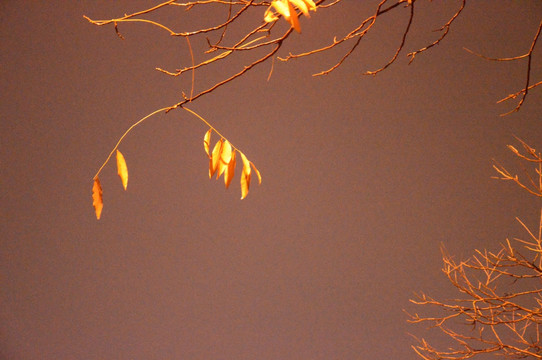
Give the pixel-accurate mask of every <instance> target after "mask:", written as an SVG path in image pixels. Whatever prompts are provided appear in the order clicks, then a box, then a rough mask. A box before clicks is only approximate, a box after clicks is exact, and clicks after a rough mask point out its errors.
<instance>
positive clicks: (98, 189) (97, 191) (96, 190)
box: [92, 176, 104, 220]
mask: <svg viewBox="0 0 542 360" xmlns="http://www.w3.org/2000/svg"><path fill="white" fill-rule="evenodd" d="M102 194H103V192H102V186H101V185H100V179H98V177H97V176H96V177H95V178H94V185H93V186H92V206H94V210H95V211H96V218H97V219H98V220H100V216H101V215H102V208H103V207H104V203H103V197H102Z"/></svg>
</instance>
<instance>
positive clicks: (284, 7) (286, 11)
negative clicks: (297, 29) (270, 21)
mask: <svg viewBox="0 0 542 360" xmlns="http://www.w3.org/2000/svg"><path fill="white" fill-rule="evenodd" d="M288 5H290V3H289V2H288V0H273V1H272V2H271V6H272V7H274V8H275V9H276V10H277V12H278V13H279V14H281V15H282V16H284V19H286V21H290V6H288Z"/></svg>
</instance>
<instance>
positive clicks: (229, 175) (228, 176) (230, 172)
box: [224, 151, 235, 189]
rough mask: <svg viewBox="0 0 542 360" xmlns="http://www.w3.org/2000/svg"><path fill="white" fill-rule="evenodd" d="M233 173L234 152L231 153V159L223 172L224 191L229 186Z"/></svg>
mask: <svg viewBox="0 0 542 360" xmlns="http://www.w3.org/2000/svg"><path fill="white" fill-rule="evenodd" d="M234 172H235V151H233V152H232V153H231V159H230V162H229V164H228V167H227V168H226V170H225V171H224V185H226V189H227V188H228V187H229V186H230V183H231V180H232V179H233V174H234Z"/></svg>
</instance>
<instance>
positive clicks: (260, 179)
mask: <svg viewBox="0 0 542 360" xmlns="http://www.w3.org/2000/svg"><path fill="white" fill-rule="evenodd" d="M250 165H251V166H252V167H253V168H254V171H256V175H257V176H258V185H261V184H262V175H261V174H260V172H259V171H258V169H256V166H254V164H253V163H252V161H250Z"/></svg>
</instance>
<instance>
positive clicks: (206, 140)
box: [203, 129, 212, 158]
mask: <svg viewBox="0 0 542 360" xmlns="http://www.w3.org/2000/svg"><path fill="white" fill-rule="evenodd" d="M211 131H212V130H211V129H209V131H207V132H206V133H205V136H204V137H203V148H204V149H205V152H206V153H207V156H208V157H209V158H211V155H209V144H210V143H211Z"/></svg>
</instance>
